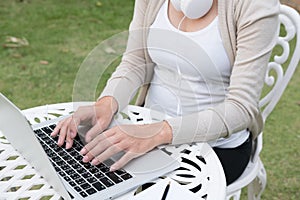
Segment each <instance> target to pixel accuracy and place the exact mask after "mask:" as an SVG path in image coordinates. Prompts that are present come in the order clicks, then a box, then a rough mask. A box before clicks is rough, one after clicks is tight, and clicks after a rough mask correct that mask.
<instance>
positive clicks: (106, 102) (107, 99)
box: [95, 96, 118, 114]
mask: <svg viewBox="0 0 300 200" xmlns="http://www.w3.org/2000/svg"><path fill="white" fill-rule="evenodd" d="M98 105H102V106H107V108H110V109H109V110H111V111H112V113H113V114H114V113H116V112H117V111H118V102H117V101H116V99H115V98H114V97H112V96H104V97H102V98H100V99H98V101H96V103H95V106H98Z"/></svg>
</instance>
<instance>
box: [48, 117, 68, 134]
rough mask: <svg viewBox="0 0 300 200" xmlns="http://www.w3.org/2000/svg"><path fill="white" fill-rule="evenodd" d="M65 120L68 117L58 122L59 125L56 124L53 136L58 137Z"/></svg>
mask: <svg viewBox="0 0 300 200" xmlns="http://www.w3.org/2000/svg"><path fill="white" fill-rule="evenodd" d="M65 121H66V119H63V120H61V121H59V122H58V123H57V125H56V126H55V128H54V130H53V131H52V133H51V137H56V136H57V135H58V133H59V131H60V129H61V127H62V125H63V124H64V122H65Z"/></svg>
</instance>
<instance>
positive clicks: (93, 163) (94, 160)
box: [91, 159, 99, 165]
mask: <svg viewBox="0 0 300 200" xmlns="http://www.w3.org/2000/svg"><path fill="white" fill-rule="evenodd" d="M91 164H92V165H98V164H99V161H98V160H97V159H93V160H92V162H91Z"/></svg>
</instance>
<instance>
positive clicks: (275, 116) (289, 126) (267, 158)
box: [0, 0, 300, 200]
mask: <svg viewBox="0 0 300 200" xmlns="http://www.w3.org/2000/svg"><path fill="white" fill-rule="evenodd" d="M133 4H134V0H126V1H124V0H113V1H112V0H101V1H98V0H72V1H71V0H60V1H57V0H8V1H0V19H1V20H0V43H1V45H2V46H1V47H0V69H1V70H0V77H1V78H0V91H1V92H2V93H3V94H4V95H6V96H7V97H8V98H9V99H11V100H12V101H13V102H14V103H15V104H16V105H17V106H18V107H20V108H21V109H26V108H30V107H34V106H38V105H44V104H51V103H58V102H69V101H72V95H73V85H74V82H75V80H77V79H76V75H77V72H78V71H79V69H80V66H82V65H81V64H82V62H83V61H84V59H85V58H86V57H87V56H88V55H89V53H90V52H91V51H92V50H93V49H94V48H95V47H96V46H97V45H98V44H100V43H101V42H102V41H107V40H109V38H111V37H112V36H114V35H116V34H119V33H121V32H123V31H126V30H127V28H128V26H129V22H130V19H131V17H132V11H133ZM15 40H18V43H17V45H16V43H13V42H14V41H15ZM105 50H106V51H107V53H114V51H115V49H105ZM118 60H119V59H118V57H117V56H115V57H114V59H113V60H112V62H111V63H110V64H109V67H107V68H105V74H103V75H102V78H103V79H101V82H100V83H99V86H98V87H97V92H98V93H99V92H100V91H101V89H102V88H103V85H104V82H105V81H106V80H107V78H108V77H109V76H110V74H111V72H112V71H113V69H114V66H115V65H116V64H117V63H118ZM299 77H300V69H299V67H298V69H297V70H296V73H295V75H294V77H293V78H292V80H291V82H290V84H289V86H288V88H287V90H286V91H285V93H284V94H283V96H282V98H281V100H280V102H279V104H278V105H277V106H276V108H275V110H274V111H273V112H272V114H271V115H270V117H269V118H268V120H267V123H266V126H265V129H264V149H263V152H262V154H261V158H262V160H263V163H264V164H265V168H266V170H267V174H268V184H267V188H266V190H265V192H264V195H263V199H267V200H269V199H275V200H277V199H278V200H279V199H284V200H286V199H295V200H296V199H299V197H300V191H299V188H300V169H299V166H300V161H299V156H300V155H299V154H300V151H299V144H300V143H299V141H300V114H299V113H300V92H299V87H300V78H299ZM88 78H89V77H88ZM88 78H87V79H88ZM93 95H94V96H93ZM93 95H92V96H93V97H94V98H96V97H97V93H96V94H93ZM243 199H246V196H245V195H243Z"/></svg>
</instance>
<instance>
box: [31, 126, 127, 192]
mask: <svg viewBox="0 0 300 200" xmlns="http://www.w3.org/2000/svg"><path fill="white" fill-rule="evenodd" d="M54 128H55V124H53V125H50V126H48V127H43V128H41V129H37V130H35V131H34V132H35V134H36V136H37V138H38V140H39V142H40V143H41V145H42V147H43V148H44V150H45V152H46V154H47V155H48V157H49V158H50V161H51V163H52V165H53V166H54V168H55V170H56V172H57V173H59V175H60V176H61V177H62V178H63V179H65V181H67V182H68V183H69V185H70V186H72V187H73V188H74V190H76V191H77V192H78V193H79V194H80V195H81V196H82V197H88V196H89V195H92V194H94V193H96V192H97V191H101V190H104V189H105V188H108V187H111V186H113V185H115V184H118V183H121V182H123V181H125V180H128V179H130V178H132V175H131V174H130V173H128V172H126V171H125V170H124V169H120V170H117V171H114V172H110V171H109V168H110V166H111V165H112V164H113V160H110V159H109V160H106V161H105V162H104V163H100V164H99V165H97V166H93V165H91V164H90V163H84V162H83V161H82V158H83V157H82V155H80V153H79V152H80V150H81V149H82V148H83V146H84V145H83V144H82V143H81V141H80V139H79V137H78V136H77V137H76V138H75V140H74V143H73V148H71V149H68V150H67V149H65V148H64V147H59V146H58V145H57V139H58V136H57V137H55V138H52V137H51V136H50V133H52V131H53V129H54Z"/></svg>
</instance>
